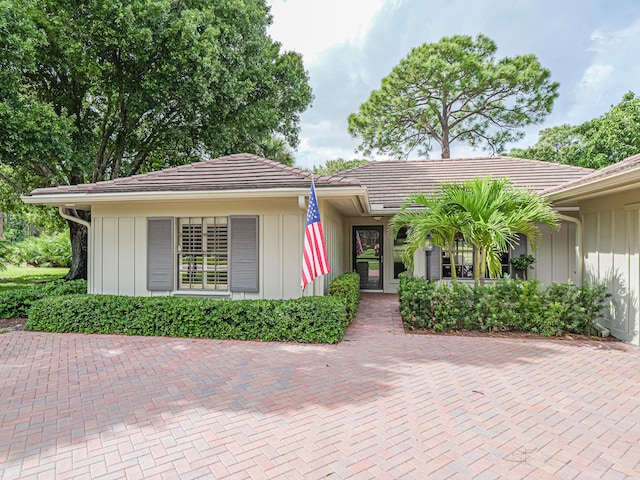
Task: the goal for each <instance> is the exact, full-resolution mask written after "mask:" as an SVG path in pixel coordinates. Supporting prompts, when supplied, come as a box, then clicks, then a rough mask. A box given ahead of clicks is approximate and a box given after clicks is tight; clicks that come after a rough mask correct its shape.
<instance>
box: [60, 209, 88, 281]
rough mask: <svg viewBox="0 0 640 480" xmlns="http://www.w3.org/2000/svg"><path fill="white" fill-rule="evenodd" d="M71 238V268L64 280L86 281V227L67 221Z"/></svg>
mask: <svg viewBox="0 0 640 480" xmlns="http://www.w3.org/2000/svg"><path fill="white" fill-rule="evenodd" d="M67 223H68V224H69V237H70V238H71V268H70V269H69V273H67V276H66V277H64V278H65V280H86V279H87V272H88V270H87V249H88V241H87V227H85V226H84V225H80V224H79V223H76V222H71V221H69V220H67Z"/></svg>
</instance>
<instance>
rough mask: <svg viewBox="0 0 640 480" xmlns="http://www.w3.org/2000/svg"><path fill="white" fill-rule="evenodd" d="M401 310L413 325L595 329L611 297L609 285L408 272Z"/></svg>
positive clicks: (553, 331)
mask: <svg viewBox="0 0 640 480" xmlns="http://www.w3.org/2000/svg"><path fill="white" fill-rule="evenodd" d="M398 293H399V295H400V313H401V315H402V318H403V320H404V324H405V326H406V327H407V328H409V329H427V330H435V331H451V330H454V331H455V330H479V331H480V330H485V331H496V330H500V331H509V330H511V331H524V332H534V333H538V334H540V335H544V336H552V335H562V334H563V333H565V332H566V333H579V334H593V333H595V329H594V327H593V323H594V322H595V321H596V320H597V319H598V318H600V316H601V312H602V309H603V308H604V306H605V304H606V300H607V298H608V297H609V296H610V295H609V294H608V293H607V291H606V289H605V287H604V286H603V285H597V286H592V285H584V286H581V287H578V286H575V285H571V284H553V285H551V286H550V287H544V286H543V285H542V284H541V283H540V282H537V281H535V280H520V279H509V278H506V279H502V280H499V281H497V282H496V283H492V284H488V285H480V284H474V285H468V284H465V283H460V282H450V283H448V282H441V283H439V284H436V283H434V282H429V281H427V280H424V279H419V278H410V277H408V276H406V275H403V276H402V277H401V280H400V287H399V289H398Z"/></svg>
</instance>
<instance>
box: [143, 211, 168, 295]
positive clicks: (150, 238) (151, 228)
mask: <svg viewBox="0 0 640 480" xmlns="http://www.w3.org/2000/svg"><path fill="white" fill-rule="evenodd" d="M174 253H175V252H174V251H173V218H169V217H152V218H147V290H149V291H154V290H161V291H167V290H173V278H174V273H175V272H174V270H173V257H174Z"/></svg>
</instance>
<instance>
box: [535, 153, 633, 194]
mask: <svg viewBox="0 0 640 480" xmlns="http://www.w3.org/2000/svg"><path fill="white" fill-rule="evenodd" d="M638 168H640V154H638V155H634V156H632V157H629V158H626V159H624V160H622V161H620V162H618V163H614V164H613V165H609V166H608V167H605V168H603V169H601V170H594V171H592V173H590V174H589V175H586V176H583V177H580V178H577V179H575V180H572V181H571V182H567V183H563V184H561V185H557V186H554V187H550V188H548V189H546V190H545V191H544V192H542V193H543V194H544V195H550V194H552V193H560V192H563V191H565V190H570V189H572V188H575V187H579V186H582V185H588V184H591V183H595V182H597V181H598V180H604V179H606V178H609V177H612V176H614V175H619V174H621V173H625V172H628V171H630V170H637V169H638Z"/></svg>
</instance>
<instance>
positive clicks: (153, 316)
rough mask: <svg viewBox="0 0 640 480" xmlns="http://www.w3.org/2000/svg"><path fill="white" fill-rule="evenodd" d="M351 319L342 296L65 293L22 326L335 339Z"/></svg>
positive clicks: (47, 329)
mask: <svg viewBox="0 0 640 480" xmlns="http://www.w3.org/2000/svg"><path fill="white" fill-rule="evenodd" d="M348 323H349V321H348V318H347V313H346V307H345V303H344V300H342V299H341V298H336V297H331V296H327V297H303V298H298V299H293V300H212V299H205V298H192V297H123V296H114V295H68V296H61V297H49V298H45V299H43V300H41V301H39V302H36V303H35V304H33V306H32V307H31V310H30V311H29V319H28V321H27V323H26V325H25V328H26V329H28V330H37V331H44V332H80V333H109V334H124V335H153V336H171V337H201V338H233V339H239V340H262V341H297V342H305V343H338V342H339V341H340V340H341V339H342V337H343V336H344V331H345V329H346V327H347V325H348Z"/></svg>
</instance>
